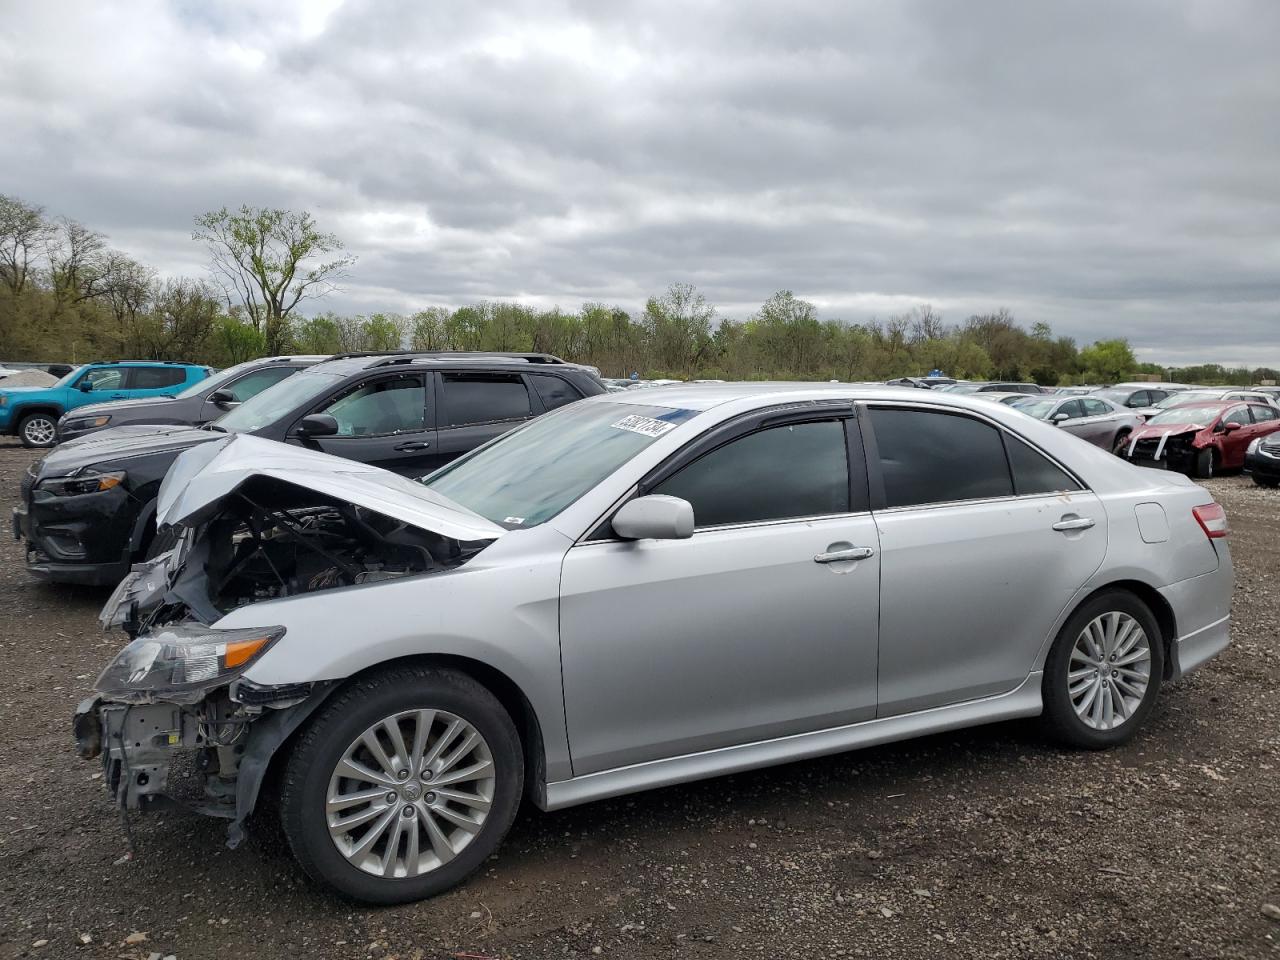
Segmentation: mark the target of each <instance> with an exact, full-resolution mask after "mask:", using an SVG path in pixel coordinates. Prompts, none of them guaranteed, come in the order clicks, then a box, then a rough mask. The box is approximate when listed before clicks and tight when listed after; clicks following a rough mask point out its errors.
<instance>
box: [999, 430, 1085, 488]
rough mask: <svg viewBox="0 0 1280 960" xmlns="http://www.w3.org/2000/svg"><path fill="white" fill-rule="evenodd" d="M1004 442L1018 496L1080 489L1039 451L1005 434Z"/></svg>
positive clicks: (1078, 485)
mask: <svg viewBox="0 0 1280 960" xmlns="http://www.w3.org/2000/svg"><path fill="white" fill-rule="evenodd" d="M1004 441H1005V449H1006V450H1008V452H1009V466H1010V467H1012V469H1013V486H1014V489H1015V490H1016V491H1017V494H1018V496H1020V497H1025V496H1027V495H1029V494H1035V493H1057V492H1059V491H1061V490H1079V489H1080V484H1078V483H1076V482H1075V481H1074V480H1072V479H1071V477H1070V476H1069V475H1068V474H1067V472H1066V471H1065V470H1063V469H1062V468H1061V467H1059V466H1058V465H1057V464H1055V463H1054V462H1053V461H1052V460H1050V459H1048V458H1047V457H1045V456H1044V455H1043V454H1041V453H1040V452H1039V451H1037V450H1034V449H1032V448H1031V447H1029V446H1028V445H1027V444H1025V443H1023V442H1022V441H1021V440H1018V439H1017V438H1015V437H1011V436H1009V435H1008V434H1005V437H1004Z"/></svg>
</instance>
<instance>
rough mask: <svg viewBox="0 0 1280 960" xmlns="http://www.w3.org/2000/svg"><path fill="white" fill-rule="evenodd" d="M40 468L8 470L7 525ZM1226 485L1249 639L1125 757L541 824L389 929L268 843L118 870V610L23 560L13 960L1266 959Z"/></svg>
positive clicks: (925, 761) (1275, 760)
mask: <svg viewBox="0 0 1280 960" xmlns="http://www.w3.org/2000/svg"><path fill="white" fill-rule="evenodd" d="M31 459H32V456H31V454H29V453H28V452H27V451H24V450H22V449H21V448H17V447H4V448H0V510H3V514H2V515H0V516H2V517H3V519H4V520H5V521H6V522H7V517H8V511H9V506H10V503H11V501H12V498H13V497H14V496H15V494H16V489H17V485H18V479H19V476H20V474H21V471H22V470H23V469H25V467H26V465H27V464H28V463H29V462H30V460H31ZM1209 486H1210V487H1211V488H1212V489H1213V491H1214V493H1215V495H1216V496H1217V497H1218V498H1219V499H1220V500H1221V501H1222V502H1223V503H1224V505H1225V506H1226V508H1227V511H1228V514H1229V516H1230V519H1231V523H1232V530H1233V532H1232V540H1231V542H1232V545H1233V548H1234V551H1235V558H1236V572H1237V583H1238V585H1237V587H1236V596H1235V608H1234V615H1235V624H1236V627H1235V642H1234V644H1233V646H1232V647H1231V648H1230V649H1229V650H1228V651H1227V652H1226V653H1225V654H1223V655H1222V656H1221V657H1219V658H1218V659H1217V660H1216V661H1214V662H1213V663H1212V664H1211V665H1210V666H1209V667H1208V668H1207V669H1206V670H1204V671H1202V672H1200V673H1198V674H1196V675H1194V676H1193V677H1191V678H1189V679H1188V680H1185V681H1183V682H1182V683H1181V684H1179V685H1177V686H1176V687H1173V688H1168V689H1166V690H1165V691H1164V693H1163V694H1162V696H1161V698H1160V700H1159V702H1158V703H1157V707H1156V710H1155V712H1154V713H1153V714H1152V717H1151V720H1150V721H1149V723H1148V726H1147V729H1146V730H1145V731H1144V732H1143V733H1142V734H1141V735H1140V736H1139V737H1138V738H1137V739H1136V740H1135V741H1134V742H1133V743H1131V744H1130V745H1129V746H1127V747H1124V748H1122V749H1118V750H1114V751H1111V752H1107V753H1098V754H1084V753H1073V752H1066V751H1063V750H1059V749H1055V748H1053V747H1049V746H1046V745H1045V744H1044V743H1043V742H1042V741H1041V740H1040V739H1039V737H1038V734H1037V731H1036V727H1035V724H1034V723H1008V724H1000V725H995V726H990V727H984V728H980V729H977V730H971V731H965V732H961V733H951V734H945V735H940V736H935V737H929V738H925V739H921V740H916V741H912V742H909V743H904V744H897V745H891V746H886V747H880V748H875V749H870V750H864V751H861V752H857V753H850V754H846V755H843V756H838V757H830V758H826V759H821V760H814V761H809V762H804V763H797V764H791V765H788V766H784V767H778V768H774V769H772V770H768V771H763V772H758V773H753V774H750V775H741V776H735V777H727V778H722V779H718V780H714V781H710V782H706V783H701V784H695V785H690V786H685V787H673V788H669V789H665V790H659V791H656V792H653V793H648V794H642V795H639V796H636V797H631V798H623V799H619V800H613V801H608V802H603V803H596V804H592V805H588V806H586V807H580V808H577V809H574V810H569V811H565V812H562V813H557V814H544V813H540V812H538V811H537V810H534V809H531V808H526V809H525V810H524V811H523V812H522V813H521V815H520V816H519V818H518V820H517V822H516V826H515V828H514V829H513V831H512V834H511V836H510V837H509V839H508V841H507V843H506V845H505V847H504V848H503V849H502V851H501V853H500V856H499V857H498V858H496V859H495V860H494V862H492V863H491V864H489V868H488V869H487V870H485V871H484V872H483V873H481V874H478V875H476V876H475V877H473V878H472V880H471V881H470V882H469V883H467V884H466V885H465V886H464V887H463V888H461V889H459V890H455V891H453V892H452V893H449V894H447V895H445V896H442V897H438V898H436V899H435V900H432V901H429V902H426V903H420V904H415V905H412V906H407V907H398V908H394V909H382V910H371V909H362V908H357V907H353V906H352V905H350V904H347V903H344V902H341V901H338V900H336V899H334V898H333V897H331V896H329V895H328V894H326V893H325V892H324V891H322V890H320V889H317V888H316V887H314V886H313V885H311V884H310V883H309V882H308V881H307V880H306V879H305V878H304V877H303V876H302V875H301V873H300V872H299V870H298V869H297V868H296V867H295V866H294V865H293V863H292V861H291V860H290V858H289V856H288V853H287V851H286V850H285V849H284V847H283V844H282V841H281V840H280V838H279V836H278V835H277V834H276V833H275V831H274V830H271V829H270V828H269V826H268V827H265V828H264V827H263V826H262V825H259V828H258V830H257V832H256V833H255V835H254V837H253V839H252V840H251V841H250V842H249V843H248V844H246V845H245V846H244V847H242V848H241V849H240V850H238V851H235V852H232V851H228V850H226V849H225V848H224V847H223V845H222V836H223V834H222V826H221V824H218V823H214V822H211V821H204V820H202V819H199V818H196V817H191V816H186V815H181V814H164V815H159V816H154V817H149V818H145V819H136V820H135V838H136V856H135V857H134V858H133V859H131V860H130V859H125V858H123V855H124V854H125V853H126V849H127V848H126V844H125V840H124V835H123V832H122V829H121V823H120V818H119V816H118V814H117V813H116V812H115V811H114V810H113V809H112V807H111V805H110V803H109V802H108V799H107V797H106V796H105V794H104V791H103V788H102V783H101V780H100V779H99V778H98V776H97V774H98V767H97V765H96V764H95V763H85V762H82V761H79V760H77V759H76V757H75V755H74V753H73V750H72V744H71V738H70V732H69V719H70V716H71V712H72V710H73V708H74V706H75V704H76V702H77V700H78V699H79V698H80V697H81V696H82V695H83V694H84V693H85V691H87V689H88V688H89V685H90V684H91V683H92V681H93V679H94V677H95V676H96V674H97V672H98V671H99V670H100V669H101V667H102V665H103V663H104V661H105V660H106V658H107V657H108V655H109V654H110V652H111V651H112V649H113V648H114V647H116V646H117V645H118V641H117V640H115V639H109V638H106V637H104V636H102V635H101V634H100V633H99V632H98V631H97V629H96V626H97V625H96V622H95V619H94V618H95V615H96V612H97V610H98V608H99V606H100V605H101V603H102V602H103V600H104V599H105V591H100V590H88V589H75V588H67V587H54V586H47V585H42V584H38V583H36V582H34V581H32V580H30V579H29V578H28V577H27V575H26V574H25V572H24V571H23V569H22V565H21V556H20V552H19V550H18V548H17V545H15V544H14V543H12V542H11V541H9V540H8V539H7V538H5V539H4V540H3V543H4V545H3V547H0V610H2V611H3V614H0V662H2V663H3V666H4V669H3V685H2V686H0V728H2V729H3V730H4V731H6V733H7V736H5V737H4V738H3V741H0V814H2V816H3V820H0V888H2V890H3V896H0V958H9V957H56V958H62V957H110V958H116V957H122V958H130V960H133V958H137V960H148V958H153V957H154V958H156V960H158V958H160V957H166V956H168V955H170V954H172V955H174V956H176V957H177V958H178V960H193V958H203V957H212V958H232V957H235V958H245V957H253V958H257V957H278V956H285V955H305V956H308V957H315V958H331V957H332V958H338V957H370V956H375V957H379V958H382V960H386V958H391V957H396V958H401V960H406V958H439V957H451V956H453V955H455V954H458V953H463V954H466V955H478V956H481V957H504V958H505V957H518V958H522V960H523V958H542V957H564V956H570V957H572V956H586V957H590V956H595V955H603V956H615V957H627V958H633V957H634V958H650V957H681V958H740V957H786V958H793V957H803V958H810V957H860V956H865V957H878V958H889V957H908V958H918V957H933V956H938V957H981V958H993V957H1073V958H1075V957H1100V958H1120V960H1125V958H1137V957H1151V958H1157V957H1158V958H1171V957H1204V958H1210V957H1212V958H1221V957H1263V956H1273V955H1276V954H1277V953H1280V920H1277V919H1276V918H1274V917H1268V916H1267V912H1266V911H1264V910H1263V906H1264V904H1269V903H1270V904H1275V903H1280V872H1278V870H1277V863H1278V858H1280V830H1277V820H1278V816H1277V815H1278V813H1280V800H1278V791H1277V787H1278V786H1280V773H1278V772H1277V771H1278V765H1280V751H1278V750H1277V740H1276V733H1277V726H1276V714H1277V706H1278V703H1280V697H1278V696H1277V689H1278V687H1277V679H1280V668H1278V667H1277V660H1276V656H1275V654H1276V652H1277V648H1278V647H1280V639H1278V638H1277V620H1278V618H1280V594H1278V593H1277V588H1276V584H1275V580H1274V579H1273V571H1274V570H1275V568H1276V565H1277V562H1278V561H1280V551H1278V550H1277V544H1276V536H1275V531H1276V529H1277V528H1276V522H1277V519H1278V518H1280V493H1277V492H1276V491H1272V490H1260V489H1257V488H1255V487H1253V486H1252V485H1251V484H1249V483H1248V482H1247V481H1246V480H1245V479H1243V478H1239V477H1235V478H1225V479H1221V480H1216V481H1213V482H1211V483H1210V484H1209ZM1273 909H1274V908H1273ZM1277 916H1280V911H1277ZM143 938H145V939H143Z"/></svg>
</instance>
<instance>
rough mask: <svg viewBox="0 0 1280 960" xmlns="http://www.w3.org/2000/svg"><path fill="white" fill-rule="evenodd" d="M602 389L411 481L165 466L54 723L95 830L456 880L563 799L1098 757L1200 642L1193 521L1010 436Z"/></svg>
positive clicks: (378, 878)
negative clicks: (284, 846) (202, 833)
mask: <svg viewBox="0 0 1280 960" xmlns="http://www.w3.org/2000/svg"><path fill="white" fill-rule="evenodd" d="M635 397H636V395H635V394H633V393H626V394H610V395H607V396H604V397H597V398H593V399H590V400H585V401H582V402H579V403H575V404H572V405H569V406H566V407H563V408H562V409H560V410H557V411H555V412H553V413H551V414H548V415H546V416H544V417H541V418H539V419H536V420H533V421H531V422H530V423H528V424H526V425H525V426H523V427H521V428H519V429H517V430H514V431H512V432H511V433H508V434H506V435H504V436H502V437H499V438H498V439H497V440H494V441H492V442H490V443H489V444H487V445H485V446H483V447H480V448H478V449H477V450H475V451H473V452H471V453H470V454H468V455H466V456H464V457H463V458H461V459H459V460H457V461H455V462H454V463H452V464H450V465H448V466H446V467H444V468H442V469H441V470H439V471H437V472H436V473H434V474H432V475H431V476H429V477H427V478H425V479H424V480H423V481H421V482H415V481H411V480H407V479H404V478H401V477H398V476H395V475H393V474H391V473H388V472H386V471H383V470H379V469H377V468H374V467H368V466H363V465H361V464H358V463H354V462H352V461H350V460H342V459H337V458H335V457H330V456H326V455H324V454H320V453H314V452H310V451H307V450H300V449H298V448H296V447H290V446H285V445H283V444H277V443H273V442H271V441H266V440H262V439H259V438H255V437H251V436H233V437H228V438H226V439H225V440H221V441H217V442H212V443H208V444H204V445H202V446H200V447H197V448H195V449H192V450H190V451H188V452H186V453H184V454H183V455H182V456H181V457H180V458H179V460H178V461H177V462H176V463H175V464H174V466H173V468H172V470H171V471H170V473H169V475H168V476H167V477H166V479H165V482H164V485H163V487H162V489H161V491H160V495H159V500H158V509H157V522H158V525H159V529H160V531H161V532H160V537H161V538H163V539H162V540H160V541H159V542H160V547H159V549H160V551H161V552H159V554H158V555H157V556H155V558H154V559H152V560H150V561H148V562H147V563H146V564H143V565H140V566H138V567H136V568H135V569H134V571H133V572H132V573H131V574H130V575H129V576H128V578H126V580H125V581H124V582H122V583H121V584H120V586H119V587H118V588H117V590H116V591H115V593H114V594H113V595H112V597H111V599H110V601H109V602H108V604H107V606H106V607H105V608H104V610H103V613H102V619H103V624H104V626H105V627H107V628H108V629H120V630H123V631H124V632H126V633H127V634H128V635H129V637H130V642H129V643H128V644H127V645H126V646H124V647H123V649H122V650H121V651H120V652H119V653H118V654H117V656H116V657H115V658H114V660H113V661H112V662H111V663H110V664H109V665H108V666H107V667H106V669H105V670H104V671H103V673H102V675H101V677H100V678H99V679H98V682H97V684H96V687H95V690H94V694H93V696H91V697H90V698H89V699H88V700H86V701H85V702H84V703H83V704H81V706H80V708H79V709H78V711H77V714H76V718H75V732H76V738H77V742H78V746H79V750H80V752H81V754H82V755H83V756H85V757H86V758H100V760H101V762H102V763H103V764H104V767H105V771H106V777H105V780H106V782H107V783H108V785H109V787H110V789H111V791H112V792H113V795H114V797H115V798H116V800H117V802H118V803H119V804H120V806H121V807H123V808H124V809H125V810H126V811H135V810H147V809H150V808H152V807H155V806H157V805H160V804H164V803H176V804H179V805H181V806H185V807H187V808H190V809H194V810H197V811H199V812H201V813H204V814H208V815H212V816H217V817H223V818H225V819H226V820H227V821H229V824H228V837H229V841H228V842H229V844H230V845H231V846H235V845H237V844H238V843H239V842H241V840H242V839H243V837H244V835H245V830H246V824H247V822H248V820H249V818H250V816H251V815H252V814H253V813H254V811H255V810H259V809H260V807H261V806H263V805H262V804H261V803H260V800H261V799H262V798H263V797H265V796H268V795H269V796H270V797H272V798H273V799H274V800H275V801H276V803H275V804H273V806H277V807H278V808H279V815H280V818H281V822H282V825H283V829H284V832H285V835H286V836H287V838H288V841H289V844H290V847H291V849H292V850H293V852H294V855H295V856H296V857H297V859H298V860H299V862H300V863H301V864H302V866H303V867H304V869H305V870H306V871H307V872H308V873H309V874H311V875H312V876H314V877H316V878H318V879H320V880H321V881H323V882H325V883H328V884H330V885H331V886H333V887H334V888H336V889H337V890H338V891H340V892H342V893H343V894H345V895H347V896H350V897H353V898H356V899H359V900H364V901H367V902H374V903H394V902H403V901H407V900H413V899H418V898H421V897H425V896H430V895H432V894H434V893H438V892H440V891H442V890H445V889H447V888H449V887H450V886H452V885H454V884H456V883H458V882H459V881H460V880H461V879H463V878H464V877H465V876H466V875H467V874H468V873H470V872H471V871H472V870H474V869H475V868H476V867H477V866H479V864H481V863H482V862H483V861H484V860H485V858H486V857H488V856H489V855H490V854H492V853H493V851H494V850H495V849H496V848H497V847H498V845H499V844H500V843H501V841H502V838H503V836H504V835H505V833H506V831H507V829H508V828H509V826H510V825H511V822H512V820H513V818H514V817H515V813H516V809H517V807H518V805H519V802H520V799H521V797H522V796H527V797H528V798H529V799H530V800H531V801H532V802H533V803H534V804H536V805H537V806H539V807H541V808H543V809H547V810H554V809H558V808H561V807H566V806H570V805H572V804H576V803H582V802H585V801H588V800H593V799H599V798H604V797H611V796H617V795H619V794H624V793H629V792H633V791H637V790H642V789H646V788H649V787H656V786H663V785H667V784H673V783H679V782H684V781H688V780H693V779H698V778H702V777H708V776H714V775H717V774H722V773H730V772H735V771H740V770H746V769H751V768H756V767H762V766H767V765H769V764H774V763H780V762H785V761H788V760H794V759H801V758H805V757H813V756H819V755H823V754H831V753H837V752H840V751H843V750H849V749H852V748H855V747H860V746H867V745H870V744H877V743H884V742H887V741H891V740H898V739H903V738H907V737H912V736H917V735H920V734H925V733H931V732H935V731H939V730H947V729H953V728H957V727H963V726H970V725H974V724H979V723H986V722H990V721H995V720H1003V719H1008V718H1013V717H1029V716H1036V715H1041V717H1042V721H1043V723H1044V725H1045V726H1046V728H1047V730H1048V732H1049V733H1051V734H1052V735H1053V736H1054V737H1055V738H1057V739H1058V740H1060V741H1064V742H1067V743H1069V744H1073V745H1075V746H1079V747H1084V748H1091V749H1098V748H1103V747H1108V746H1113V745H1116V744H1119V743H1123V742H1124V741H1126V740H1128V739H1129V738H1130V737H1132V736H1133V735H1134V734H1135V733H1136V732H1137V729H1138V728H1139V726H1140V725H1141V723H1142V721H1143V720H1144V718H1145V717H1146V715H1147V714H1148V713H1149V712H1150V710H1151V709H1152V706H1153V704H1154V702H1155V699H1156V696H1157V694H1158V692H1159V690H1160V687H1161V685H1162V684H1163V683H1166V682H1171V681H1174V680H1177V679H1178V678H1180V677H1181V676H1182V675H1183V674H1185V673H1186V672H1188V671H1190V670H1193V669H1195V668H1197V667H1199V666H1200V665H1201V664H1203V663H1204V662H1205V661H1207V660H1208V659H1209V658H1210V657H1212V656H1213V655H1214V654H1216V653H1218V652H1219V651H1220V650H1222V649H1223V648H1224V647H1225V646H1226V645H1227V643H1228V641H1229V606H1230V598H1231V586H1232V573H1231V556H1230V551H1229V550H1228V547H1227V540H1226V539H1225V538H1226V535H1227V526H1226V519H1225V517H1224V515H1223V512H1222V508H1221V507H1220V506H1218V505H1217V504H1216V503H1214V502H1213V500H1212V498H1211V497H1210V495H1209V494H1208V493H1207V492H1206V491H1205V490H1204V489H1203V488H1201V487H1199V486H1196V485H1195V484H1194V483H1192V482H1191V481H1189V480H1187V479H1186V478H1185V477H1179V476H1177V475H1173V474H1168V473H1164V472H1158V471H1152V470H1146V469H1142V468H1138V467H1134V466H1132V465H1130V464H1127V463H1125V462H1123V461H1122V460H1120V459H1118V458H1116V457H1113V456H1111V455H1109V454H1108V453H1106V452H1104V451H1102V450H1100V449H1098V448H1097V447H1094V446H1092V445H1089V444H1085V443H1081V442H1080V441H1079V440H1078V439H1077V438H1075V437H1072V436H1070V435H1068V434H1064V433H1063V432H1062V431H1060V430H1057V429H1055V428H1053V427H1051V426H1049V425H1047V424H1044V423H1041V422H1039V421H1036V420H1033V419H1031V418H1028V417H1024V416H1022V415H1021V414H1019V413H1018V412H1017V411H1016V410H1012V409H1009V408H1006V407H1002V406H1000V405H996V404H987V403H983V402H981V401H973V400H969V399H966V398H964V397H959V396H956V395H953V394H937V395H929V396H926V397H914V396H913V397H911V398H910V399H904V398H903V394H902V391H900V390H894V389H891V388H883V389H877V388H873V387H860V386H849V385H843V384H829V385H828V384H822V385H814V384H794V385H791V384H758V385H751V384H724V385H705V386H702V385H700V386H680V387H671V388H665V389H654V390H650V391H646V392H645V394H644V397H643V398H642V399H643V401H644V402H642V403H636V402H633V401H634V400H635Z"/></svg>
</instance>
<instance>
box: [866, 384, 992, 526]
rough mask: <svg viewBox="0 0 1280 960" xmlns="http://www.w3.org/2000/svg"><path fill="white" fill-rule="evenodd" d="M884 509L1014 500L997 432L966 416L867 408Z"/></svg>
mask: <svg viewBox="0 0 1280 960" xmlns="http://www.w3.org/2000/svg"><path fill="white" fill-rule="evenodd" d="M870 419H871V425H872V429H873V431H874V433H875V441H876V448H877V453H876V456H877V458H878V461H879V467H880V474H881V476H882V478H883V481H884V494H885V501H886V505H887V506H889V507H912V506H922V505H925V504H932V503H950V502H954V501H958V500H982V499H989V498H992V497H1009V496H1012V495H1013V479H1012V477H1011V475H1010V472H1009V462H1008V460H1007V459H1006V457H1005V452H1004V443H1003V442H1002V441H1001V439H1000V431H999V430H997V429H996V428H995V427H993V426H991V425H990V424H987V423H983V422H982V421H980V420H974V419H972V418H970V417H966V416H961V415H957V414H951V413H941V412H935V411H929V410H903V409H893V408H889V407H872V408H870Z"/></svg>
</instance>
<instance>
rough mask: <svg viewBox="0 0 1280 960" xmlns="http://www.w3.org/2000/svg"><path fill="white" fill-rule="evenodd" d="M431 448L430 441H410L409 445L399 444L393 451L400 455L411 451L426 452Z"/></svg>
mask: <svg viewBox="0 0 1280 960" xmlns="http://www.w3.org/2000/svg"><path fill="white" fill-rule="evenodd" d="M429 446H431V442H430V441H429V440H410V441H409V442H408V443H401V444H397V445H396V446H394V447H392V448H391V449H393V450H395V451H396V452H398V453H408V452H409V451H410V450H426V449H427V448H428V447H429Z"/></svg>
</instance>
